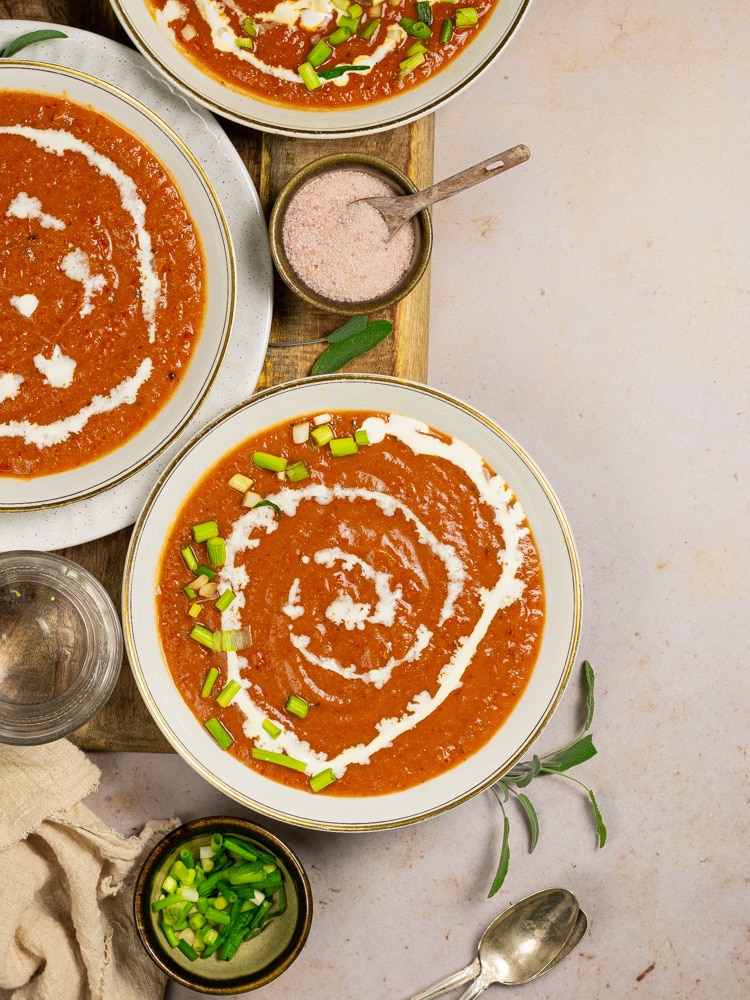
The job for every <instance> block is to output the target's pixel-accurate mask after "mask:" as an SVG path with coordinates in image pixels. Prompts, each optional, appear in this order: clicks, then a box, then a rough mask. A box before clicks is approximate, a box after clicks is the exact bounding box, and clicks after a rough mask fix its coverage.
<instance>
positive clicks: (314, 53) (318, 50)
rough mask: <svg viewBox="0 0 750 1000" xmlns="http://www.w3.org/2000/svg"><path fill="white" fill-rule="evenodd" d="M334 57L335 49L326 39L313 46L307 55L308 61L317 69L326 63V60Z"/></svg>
mask: <svg viewBox="0 0 750 1000" xmlns="http://www.w3.org/2000/svg"><path fill="white" fill-rule="evenodd" d="M332 55H333V49H332V48H331V46H330V45H329V44H328V42H327V41H326V40H325V39H324V38H321V39H320V41H319V42H317V43H316V44H315V45H313V47H312V48H311V49H310V51H309V53H308V55H307V61H308V62H309V63H310V65H311V66H314V67H315V68H316V69H317V67H318V66H320V65H321V64H322V63H324V62H325V61H326V59H330V57H331V56H332Z"/></svg>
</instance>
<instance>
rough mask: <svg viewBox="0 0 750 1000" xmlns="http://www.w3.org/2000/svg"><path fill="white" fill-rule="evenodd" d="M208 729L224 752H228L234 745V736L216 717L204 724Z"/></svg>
mask: <svg viewBox="0 0 750 1000" xmlns="http://www.w3.org/2000/svg"><path fill="white" fill-rule="evenodd" d="M204 725H205V727H206V729H207V730H208V731H209V733H210V734H211V735H212V736H213V738H214V739H215V740H216V742H217V743H218V744H219V746H220V747H221V749H222V750H228V749H229V747H231V745H232V744H233V743H234V740H233V739H232V736H231V735H230V733H229V732H227V730H226V729H225V728H224V726H223V725H222V723H221V722H220V721H219V720H218V719H217V718H216V716H213V715H212V716H211V718H210V719H207V720H206V722H205V723H204Z"/></svg>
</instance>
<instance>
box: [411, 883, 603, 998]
mask: <svg viewBox="0 0 750 1000" xmlns="http://www.w3.org/2000/svg"><path fill="white" fill-rule="evenodd" d="M580 914H581V909H580V907H579V905H578V900H577V899H576V897H575V896H574V895H573V893H572V892H570V891H569V890H568V889H542V890H541V892H535V893H534V894H533V895H531V896H526V898H525V899H521V900H519V901H518V902H517V903H514V904H513V906H511V907H509V908H508V909H507V910H505V911H504V912H503V913H501V914H500V916H499V917H497V918H496V919H495V920H493V922H492V923H491V924H490V926H489V927H488V928H487V930H486V931H485V932H484V934H483V935H482V939H481V941H480V942H479V948H478V950H477V957H476V958H475V959H474V961H473V962H472V963H471V965H467V966H466V968H465V969H461V970H460V971H459V972H455V973H453V975H451V976H447V977H446V978H445V979H441V980H440V982H438V983H435V985H434V986H431V987H429V988H428V989H426V990H423V991H422V992H421V993H415V994H414V996H412V997H411V998H410V1000H433V997H437V996H440V994H441V993H446V992H447V991H448V990H452V989H454V988H455V987H457V986H463V985H464V983H468V982H469V981H470V980H474V981H473V982H472V984H471V986H470V987H469V990H467V992H466V993H465V994H464V996H463V997H462V998H461V1000H468V998H469V997H471V996H479V994H480V993H482V992H483V991H484V990H485V989H486V988H487V987H488V986H489V985H490V983H501V984H503V985H505V986H517V985H520V984H521V983H528V982H530V981H531V980H532V979H536V977H537V976H541V975H542V974H543V973H545V972H549V970H550V969H553V968H554V967H555V965H557V963H558V961H562V959H563V958H565V957H566V956H567V955H568V954H569V953H570V951H572V949H573V948H574V947H575V946H576V945H577V944H578V941H580V939H581V937H583V934H584V933H585V931H586V917H585V915H584V918H583V923H582V926H581V925H579V923H578V921H579V916H580ZM579 932H580V937H578V936H577V935H578V934H579ZM569 942H570V945H569ZM568 947H569V950H568ZM472 991H475V992H472Z"/></svg>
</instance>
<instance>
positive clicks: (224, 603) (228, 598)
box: [214, 589, 237, 611]
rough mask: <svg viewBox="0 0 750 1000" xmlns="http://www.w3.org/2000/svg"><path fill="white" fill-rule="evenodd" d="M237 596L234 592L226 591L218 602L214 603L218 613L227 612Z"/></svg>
mask: <svg viewBox="0 0 750 1000" xmlns="http://www.w3.org/2000/svg"><path fill="white" fill-rule="evenodd" d="M236 596H237V595H236V594H235V593H234V591H232V590H229V589H227V590H225V591H224V593H223V594H222V595H221V597H220V598H219V599H218V601H215V602H214V607H215V608H216V610H217V611H226V610H227V608H228V607H229V605H230V604H231V603H232V601H233V600H234V599H235V597H236Z"/></svg>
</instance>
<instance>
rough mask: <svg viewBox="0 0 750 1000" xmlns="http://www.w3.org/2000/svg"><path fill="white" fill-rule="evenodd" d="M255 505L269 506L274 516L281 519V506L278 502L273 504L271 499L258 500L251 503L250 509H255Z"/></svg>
mask: <svg viewBox="0 0 750 1000" xmlns="http://www.w3.org/2000/svg"><path fill="white" fill-rule="evenodd" d="M256 507H271V508H272V509H273V512H274V514H275V515H276V517H277V518H278V519H279V520H281V508H280V507H279V505H278V504H275V503H274V502H273V500H259V501H258V502H257V503H254V504H253V508H252V509H253V510H255V508H256Z"/></svg>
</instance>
